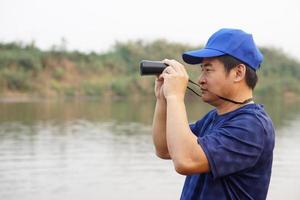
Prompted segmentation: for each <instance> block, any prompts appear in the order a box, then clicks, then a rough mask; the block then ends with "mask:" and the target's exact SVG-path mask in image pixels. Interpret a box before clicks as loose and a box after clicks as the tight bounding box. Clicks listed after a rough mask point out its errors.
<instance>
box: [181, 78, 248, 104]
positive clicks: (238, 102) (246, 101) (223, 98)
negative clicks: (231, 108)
mask: <svg viewBox="0 0 300 200" xmlns="http://www.w3.org/2000/svg"><path fill="white" fill-rule="evenodd" d="M189 82H190V83H192V84H194V85H197V86H198V87H200V85H198V84H197V83H195V82H193V81H192V80H189ZM187 88H188V89H189V90H191V91H192V92H194V93H195V94H196V95H198V96H199V97H201V95H200V94H198V93H197V92H195V91H194V90H193V89H192V88H190V87H187ZM215 95H216V94H215ZM216 96H217V97H219V98H220V99H222V100H224V101H228V102H231V103H234V104H246V103H249V102H251V101H253V97H251V98H249V99H246V100H245V101H242V102H240V101H234V100H231V99H227V98H225V97H221V96H219V95H216Z"/></svg>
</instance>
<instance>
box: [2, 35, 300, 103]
mask: <svg viewBox="0 0 300 200" xmlns="http://www.w3.org/2000/svg"><path fill="white" fill-rule="evenodd" d="M196 48H199V46H198V47H192V46H189V45H185V44H179V43H171V42H168V41H166V40H156V41H153V42H150V43H146V42H144V41H128V42H125V43H121V42H117V43H116V44H115V46H114V47H113V48H112V49H111V50H110V51H108V52H105V53H101V54H97V53H95V52H92V53H82V52H78V51H72V52H71V51H66V50H65V48H53V49H52V50H49V51H42V50H40V49H38V48H37V47H36V46H35V45H34V43H32V44H22V43H6V44H4V43H2V44H0V95H1V96H2V97H5V96H12V95H20V94H23V95H27V96H40V97H60V96H62V97H68V96H69V97H80V96H99V97H100V96H101V97H126V96H137V97H140V96H150V95H153V87H154V78H153V77H152V78H151V77H141V76H140V75H139V62H140V61H141V60H142V59H148V60H162V59H164V58H172V59H177V60H179V61H181V62H182V59H181V53H182V52H184V51H186V50H191V49H196ZM261 50H262V52H263V54H264V56H265V59H264V62H263V65H262V68H261V69H260V70H259V71H258V74H259V83H258V86H257V89H256V93H257V94H258V95H269V94H270V93H272V94H280V95H282V94H284V93H292V94H300V63H299V62H298V61H296V60H295V59H292V58H290V57H288V56H287V55H285V54H284V53H282V52H281V51H280V50H278V49H272V48H261ZM198 70H199V69H197V67H189V68H188V71H189V74H190V77H191V79H192V80H195V79H196V77H197V75H198V73H199V71H198Z"/></svg>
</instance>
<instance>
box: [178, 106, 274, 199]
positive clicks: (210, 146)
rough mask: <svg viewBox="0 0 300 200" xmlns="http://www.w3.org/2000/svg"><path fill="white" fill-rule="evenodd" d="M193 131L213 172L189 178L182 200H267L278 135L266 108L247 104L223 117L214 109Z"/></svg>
mask: <svg viewBox="0 0 300 200" xmlns="http://www.w3.org/2000/svg"><path fill="white" fill-rule="evenodd" d="M190 128H191V130H192V132H193V133H194V134H195V135H196V136H197V137H198V139H197V140H198V144H199V145H201V147H202V149H203V151H204V152H205V155H206V157H207V159H208V162H209V165H210V172H209V173H202V174H194V175H191V176H187V177H186V180H185V183H184V187H183V191H182V194H181V198H180V199H181V200H200V199H201V200H223V199H224V200H225V199H226V200H227V199H253V200H263V199H266V195H267V192H268V187H269V183H270V176H271V169H272V160H273V148H274V139H275V132H274V127H273V124H272V121H271V119H270V117H269V116H268V115H267V114H266V112H265V111H264V108H263V106H262V105H259V104H247V105H245V106H243V107H241V108H239V109H236V110H234V111H232V112H229V113H226V114H223V115H218V114H217V111H216V109H214V110H212V111H210V112H209V113H207V114H206V115H205V116H204V117H203V118H202V119H201V120H199V121H197V122H196V123H195V124H191V125H190Z"/></svg>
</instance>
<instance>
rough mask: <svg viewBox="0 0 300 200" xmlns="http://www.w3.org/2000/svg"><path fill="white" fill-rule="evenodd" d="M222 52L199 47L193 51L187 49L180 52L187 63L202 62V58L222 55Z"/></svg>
mask: <svg viewBox="0 0 300 200" xmlns="http://www.w3.org/2000/svg"><path fill="white" fill-rule="evenodd" d="M224 54H225V53H224V52H221V51H217V50H214V49H200V50H195V51H187V52H184V53H183V54H182V59H183V60H184V62H186V63H188V64H192V65H194V64H199V63H202V60H203V58H211V57H216V56H222V55H224Z"/></svg>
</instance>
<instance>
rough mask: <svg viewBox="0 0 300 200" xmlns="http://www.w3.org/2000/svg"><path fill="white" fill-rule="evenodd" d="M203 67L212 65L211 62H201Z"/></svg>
mask: <svg viewBox="0 0 300 200" xmlns="http://www.w3.org/2000/svg"><path fill="white" fill-rule="evenodd" d="M200 66H201V67H212V64H211V63H201V64H200Z"/></svg>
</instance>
